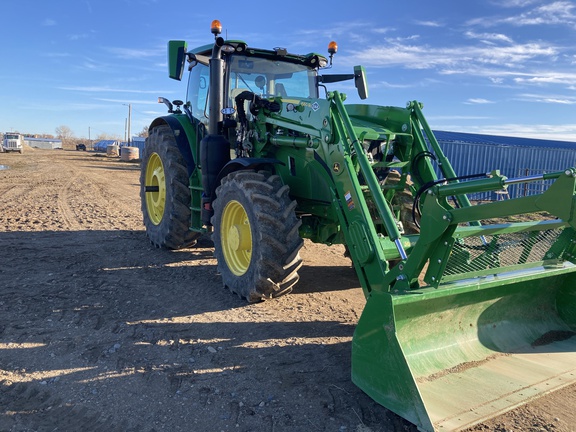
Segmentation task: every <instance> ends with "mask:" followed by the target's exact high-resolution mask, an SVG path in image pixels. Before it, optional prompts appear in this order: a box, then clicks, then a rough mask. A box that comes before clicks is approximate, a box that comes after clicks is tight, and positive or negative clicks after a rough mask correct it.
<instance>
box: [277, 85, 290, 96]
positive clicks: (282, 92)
mask: <svg viewBox="0 0 576 432" xmlns="http://www.w3.org/2000/svg"><path fill="white" fill-rule="evenodd" d="M274 93H275V94H276V96H280V97H283V98H285V97H288V93H286V89H285V88H284V84H282V83H278V84H276V91H275V92H274Z"/></svg>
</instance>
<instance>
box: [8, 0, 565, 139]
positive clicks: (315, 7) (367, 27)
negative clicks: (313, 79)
mask: <svg viewBox="0 0 576 432" xmlns="http://www.w3.org/2000/svg"><path fill="white" fill-rule="evenodd" d="M232 4H234V5H241V6H232ZM0 13H1V16H2V20H1V22H2V24H1V25H0V41H1V42H0V55H1V65H2V67H1V68H0V101H1V103H0V130H2V131H10V130H18V131H20V132H25V133H37V134H41V133H48V134H54V133H55V129H56V128H57V127H58V126H60V125H66V126H68V127H70V128H71V129H72V131H73V132H74V134H75V135H76V136H78V137H86V138H87V137H88V133H89V131H90V135H91V138H92V139H94V138H96V137H97V136H98V135H99V134H109V135H110V134H112V135H117V136H119V137H122V138H123V137H124V133H125V124H126V118H127V117H128V106H127V105H128V104H130V105H131V106H132V132H133V133H134V134H135V133H137V132H139V131H141V130H142V128H143V127H144V126H146V125H147V124H149V123H150V121H152V119H154V117H157V116H159V115H163V114H164V113H165V109H164V105H159V104H158V103H157V97H158V96H164V97H167V98H169V99H172V100H173V99H183V98H184V96H185V92H186V83H185V80H183V81H182V82H180V83H179V82H177V81H174V80H170V79H169V78H168V74H167V65H166V45H167V41H168V40H170V39H183V40H186V41H188V44H189V46H191V47H194V46H198V45H204V44H206V43H210V42H211V41H212V40H213V38H212V35H211V33H210V22H211V21H212V20H213V19H219V20H220V21H221V22H222V25H223V28H224V31H225V32H226V33H227V35H228V37H229V38H230V39H243V40H245V41H246V42H247V43H248V44H249V45H251V46H257V47H262V48H273V47H277V46H282V47H286V48H287V49H288V51H289V52H293V53H308V52H312V51H314V52H320V53H326V48H327V45H328V42H330V41H331V40H335V41H336V42H337V43H338V45H339V52H338V54H337V55H336V58H335V66H334V68H333V72H335V73H342V72H344V73H349V72H351V71H352V67H353V66H354V65H355V64H362V65H364V66H365V67H366V70H367V73H368V84H369V87H370V97H369V99H367V100H366V103H370V104H375V105H395V106H404V105H405V103H406V102H407V101H409V100H419V101H421V102H423V103H424V113H425V115H426V117H427V119H428V121H429V123H430V124H431V126H432V128H433V129H438V130H449V131H459V132H473V133H487V134H498V135H509V136H523V137H537V138H546V139H560V140H566V141H574V142H576V43H575V41H576V3H575V2H574V1H566V0H559V1H547V0H495V1H491V0H475V1H453V0H441V1H434V0H412V1H411V2H405V1H385V0H369V1H358V0H357V1H347V2H342V1H335V2H310V1H308V2H301V1H292V2H268V1H261V0H260V1H244V2H233V3H232V2H227V1H221V2H196V1H185V0H182V1H178V2H176V1H166V0H164V1H160V0H157V1H154V0H148V1H146V0H143V1H136V0H115V1H109V0H98V1H96V0H59V1H54V2H51V1H50V2H49V1H39V0H19V1H14V0H4V1H3V2H2V5H1V6H0ZM333 86H335V85H333ZM334 88H335V87H334ZM340 89H341V90H343V91H344V92H347V93H348V95H349V99H348V101H352V102H356V101H357V98H356V97H355V96H354V89H353V87H349V86H348V84H346V86H345V87H344V88H342V87H340Z"/></svg>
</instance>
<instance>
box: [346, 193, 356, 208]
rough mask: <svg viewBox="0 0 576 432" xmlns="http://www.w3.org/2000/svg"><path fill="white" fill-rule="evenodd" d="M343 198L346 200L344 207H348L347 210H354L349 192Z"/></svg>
mask: <svg viewBox="0 0 576 432" xmlns="http://www.w3.org/2000/svg"><path fill="white" fill-rule="evenodd" d="M344 198H345V199H346V205H347V206H348V210H354V207H355V206H354V200H353V199H352V194H351V193H350V191H348V192H346V194H344Z"/></svg>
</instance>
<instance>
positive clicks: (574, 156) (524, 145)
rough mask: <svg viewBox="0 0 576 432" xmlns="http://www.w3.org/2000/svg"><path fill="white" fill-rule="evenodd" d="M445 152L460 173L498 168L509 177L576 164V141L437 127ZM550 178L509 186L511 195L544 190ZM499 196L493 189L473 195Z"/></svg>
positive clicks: (475, 196)
mask: <svg viewBox="0 0 576 432" xmlns="http://www.w3.org/2000/svg"><path fill="white" fill-rule="evenodd" d="M434 135H435V136H436V139H437V140H438V142H439V143H440V147H441V148H442V150H443V151H444V154H445V155H446V156H447V157H448V159H449V160H450V163H451V164H452V166H453V167H454V170H455V171H456V173H457V174H458V175H472V174H479V173H487V172H490V171H492V170H495V169H498V170H500V172H501V173H502V174H503V175H505V176H506V177H508V178H514V177H524V176H527V175H538V174H543V173H550V172H555V171H562V170H564V169H566V168H570V167H574V166H576V143H573V142H566V141H552V140H541V139H531V138H516V137H505V136H494V135H481V134H471V133H460V132H445V131H434ZM550 183H551V181H544V180H542V181H538V182H533V183H528V184H520V185H511V186H509V187H508V194H509V196H510V197H512V198H515V197H520V196H526V195H531V194H536V193H542V192H543V191H544V190H546V188H547V187H548V186H549V185H550ZM470 198H472V199H486V200H496V199H498V195H497V194H495V193H494V192H485V193H482V194H475V195H474V196H471V197H470Z"/></svg>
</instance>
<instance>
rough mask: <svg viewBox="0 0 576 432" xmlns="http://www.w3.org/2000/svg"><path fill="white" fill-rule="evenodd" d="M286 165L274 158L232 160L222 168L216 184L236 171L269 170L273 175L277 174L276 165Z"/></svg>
mask: <svg viewBox="0 0 576 432" xmlns="http://www.w3.org/2000/svg"><path fill="white" fill-rule="evenodd" d="M277 164H280V165H286V164H285V163H284V162H281V161H279V160H278V159H274V158H236V159H232V160H231V161H230V162H228V163H227V164H226V165H224V168H222V169H221V170H220V172H219V173H218V178H217V181H216V184H220V181H221V180H222V179H223V178H224V177H226V176H227V175H228V174H230V173H232V172H234V171H240V170H247V169H255V170H257V169H263V168H268V169H270V170H271V171H272V173H274V172H275V169H274V165H277Z"/></svg>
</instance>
